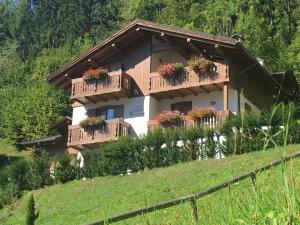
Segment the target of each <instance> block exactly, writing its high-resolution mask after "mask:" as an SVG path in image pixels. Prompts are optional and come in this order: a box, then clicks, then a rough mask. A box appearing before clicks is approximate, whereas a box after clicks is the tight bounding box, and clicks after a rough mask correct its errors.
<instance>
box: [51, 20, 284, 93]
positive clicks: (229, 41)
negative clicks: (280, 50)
mask: <svg viewBox="0 0 300 225" xmlns="http://www.w3.org/2000/svg"><path fill="white" fill-rule="evenodd" d="M138 30H143V31H149V32H156V33H160V34H166V35H168V36H172V37H178V38H185V39H191V40H193V41H195V43H206V44H210V45H211V44H212V45H219V46H222V48H223V49H228V54H232V55H234V57H236V60H239V59H241V58H243V60H244V66H245V68H249V67H251V68H252V67H254V68H256V70H257V71H259V72H260V73H261V74H263V75H264V76H266V78H267V79H268V80H270V81H272V83H273V84H274V83H275V85H276V86H280V83H278V81H277V80H276V79H274V78H273V76H271V74H270V73H269V72H268V70H267V69H266V68H265V67H264V66H263V65H261V64H260V63H259V62H258V61H257V59H256V58H255V57H253V56H252V55H251V54H250V52H249V51H248V50H247V49H246V48H245V46H244V45H243V44H242V43H241V42H240V39H236V38H234V37H233V36H232V37H225V36H220V35H212V34H206V33H202V32H199V31H195V30H187V29H182V28H176V27H172V26H168V25H164V24H159V23H154V22H150V21H145V20H141V19H135V20H134V21H133V22H132V23H130V24H129V25H127V26H126V27H124V28H123V29H120V30H119V31H118V32H116V33H115V34H113V35H112V36H110V37H109V38H107V39H106V40H104V41H103V42H101V43H100V44H98V45H96V46H95V47H93V48H91V49H90V50H88V51H87V52H85V53H83V54H82V55H81V56H79V57H78V58H76V59H75V60H73V61H71V62H70V63H68V64H66V65H65V66H63V67H62V68H60V69H59V70H57V71H56V72H54V73H53V74H51V75H49V76H48V78H47V80H48V82H50V83H53V84H55V85H56V86H58V87H60V88H63V89H68V88H70V84H71V80H70V77H69V75H68V72H69V71H72V69H73V68H77V67H78V68H80V65H81V63H83V62H87V61H88V59H90V58H92V57H93V56H95V55H96V54H98V53H99V52H100V53H101V52H102V51H103V52H104V51H105V50H107V49H109V48H111V47H112V46H113V44H115V43H117V42H118V43H119V42H121V41H122V40H124V39H125V36H126V35H129V34H132V35H133V36H138V35H137V31H138ZM131 37H132V36H131ZM122 38H123V39H122ZM77 75H78V74H77ZM71 78H73V77H71ZM270 85H271V84H270ZM66 87H68V88H66Z"/></svg>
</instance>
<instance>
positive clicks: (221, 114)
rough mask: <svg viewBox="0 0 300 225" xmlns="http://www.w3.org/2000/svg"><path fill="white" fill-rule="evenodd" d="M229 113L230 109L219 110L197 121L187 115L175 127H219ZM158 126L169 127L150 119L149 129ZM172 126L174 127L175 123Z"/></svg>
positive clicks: (151, 129)
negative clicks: (213, 114)
mask: <svg viewBox="0 0 300 225" xmlns="http://www.w3.org/2000/svg"><path fill="white" fill-rule="evenodd" d="M229 115H230V112H229V111H225V110H224V111H217V112H216V115H215V116H211V117H205V118H202V119H201V120H197V121H194V120H193V119H192V118H191V117H190V116H185V117H184V120H183V121H181V122H178V123H177V124H176V125H175V127H178V128H188V127H193V126H202V127H204V128H217V127H218V126H221V125H222V124H223V123H224V121H225V120H226V119H227V118H228V117H229ZM158 127H161V128H167V127H166V126H161V125H160V124H159V122H158V121H157V120H156V119H154V120H149V121H148V131H153V130H154V129H156V128H158ZM172 127H174V125H173V126H172Z"/></svg>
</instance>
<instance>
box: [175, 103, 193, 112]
mask: <svg viewBox="0 0 300 225" xmlns="http://www.w3.org/2000/svg"><path fill="white" fill-rule="evenodd" d="M191 109H192V101H183V102H176V103H172V104H171V110H172V111H174V110H178V111H179V112H181V113H183V114H187V112H188V111H190V110H191Z"/></svg>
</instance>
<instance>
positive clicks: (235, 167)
mask: <svg viewBox="0 0 300 225" xmlns="http://www.w3.org/2000/svg"><path fill="white" fill-rule="evenodd" d="M299 150H300V145H291V146H288V148H287V149H286V151H284V152H283V150H282V149H273V150H267V151H257V152H252V153H248V154H243V155H240V156H232V157H228V158H225V159H221V160H214V159H210V160H206V161H194V162H189V163H182V164H178V165H175V166H171V167H167V168H158V169H153V170H148V171H144V172H141V173H138V174H133V175H131V176H115V177H102V178H94V179H88V180H85V181H83V180H81V181H73V182H70V183H67V184H64V185H61V184H60V185H55V186H52V187H47V188H44V189H40V190H36V191H33V192H32V193H33V194H34V197H35V200H36V202H37V209H38V211H39V214H40V216H39V218H38V219H37V221H36V224H56V225H57V224H74V225H76V224H83V223H87V222H91V221H93V220H96V219H100V218H103V217H105V216H109V215H114V214H117V213H121V212H124V211H127V210H131V209H135V208H138V207H144V206H148V205H151V204H154V203H157V202H160V201H163V200H168V199H172V198H176V197H181V196H183V195H187V194H190V193H193V192H197V191H200V190H203V189H205V188H207V187H209V186H211V185H214V184H216V183H219V182H222V181H224V180H226V179H228V178H231V177H233V176H236V175H239V174H241V173H243V172H246V171H248V170H250V169H253V168H255V167H258V166H261V165H262V164H265V163H267V162H270V161H272V160H275V159H279V158H280V156H281V154H289V153H292V152H295V151H299ZM297 166H298V168H299V167H300V162H299V160H294V162H293V168H294V167H297ZM299 173H300V172H298V173H297V174H293V175H295V176H297V179H298V178H299V177H300V174H299ZM280 174H281V168H280V167H279V168H277V169H272V171H271V172H265V173H264V174H262V175H260V176H259V177H258V182H259V184H260V182H265V181H266V180H268V186H266V185H262V184H261V186H263V187H265V186H266V187H267V188H269V189H270V188H272V187H273V189H274V190H275V191H278V190H281V189H280V188H278V187H277V186H275V185H281V182H280ZM265 178H268V179H265ZM269 186H270V187H269ZM298 186H299V185H298ZM280 187H281V186H280ZM260 190H261V191H262V192H264V189H263V188H261V189H260ZM241 193H242V194H241ZM268 193H269V192H268ZM275 195H276V192H275ZM253 196H254V195H253V190H252V189H251V185H250V181H243V182H240V184H239V185H234V186H233V187H232V188H230V189H226V190H224V191H221V192H219V193H216V194H212V195H210V196H208V197H206V198H204V199H202V200H198V201H197V204H198V205H199V215H200V221H202V222H201V224H216V223H218V224H221V223H224V224H239V223H240V224H249V218H250V219H251V218H252V219H253V217H257V216H258V215H259V212H258V211H255V210H256V209H257V208H256V207H255V206H257V201H258V199H259V200H260V201H263V200H261V199H260V198H259V197H258V194H257V195H255V197H253ZM276 196H278V195H276ZM28 197H29V193H26V194H25V195H24V197H23V198H22V199H20V200H18V201H16V202H15V203H14V204H12V205H11V206H9V207H6V208H4V209H2V210H0V223H1V224H14V225H17V224H24V221H25V215H26V204H27V202H28ZM278 198H279V197H278ZM253 199H255V200H256V201H255V202H253V201H254V200H253ZM267 199H272V196H269V197H268V198H267ZM279 199H281V198H279ZM275 200H276V201H281V200H278V199H277V198H276V199H275ZM275 200H274V201H275ZM282 201H283V200H282ZM267 202H268V201H267ZM253 204H254V206H253V207H252V205H253ZM270 204H272V202H271V203H270ZM281 205H282V204H281ZM247 207H248V208H247ZM245 208H247V210H248V211H246V209H245ZM245 212H247V213H245ZM274 212H276V210H274ZM243 213H244V214H247V215H244V214H243ZM249 213H250V214H251V215H248V214H249ZM271 214H272V212H270V216H272V215H271ZM239 220H241V221H239ZM243 220H245V221H248V222H246V223H243ZM147 223H148V224H191V223H192V216H191V208H190V205H189V204H184V205H182V206H178V207H174V208H172V209H167V210H163V211H161V212H155V213H151V214H149V215H145V216H141V217H137V218H135V219H132V220H128V221H125V222H122V223H118V224H147Z"/></svg>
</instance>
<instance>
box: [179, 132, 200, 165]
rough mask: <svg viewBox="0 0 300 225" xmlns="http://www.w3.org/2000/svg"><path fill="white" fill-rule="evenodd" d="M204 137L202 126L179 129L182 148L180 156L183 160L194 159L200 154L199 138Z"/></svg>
mask: <svg viewBox="0 0 300 225" xmlns="http://www.w3.org/2000/svg"><path fill="white" fill-rule="evenodd" d="M203 138H204V129H203V128H202V127H191V128H187V129H183V130H182V131H181V139H182V140H183V143H184V145H183V148H182V150H181V157H182V160H183V161H191V160H196V159H198V158H199V156H200V144H201V143H199V140H202V139H203Z"/></svg>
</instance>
